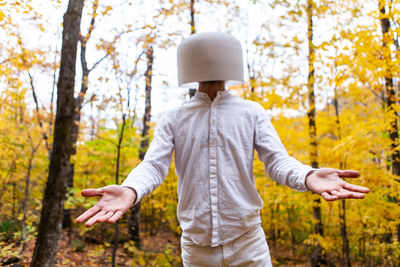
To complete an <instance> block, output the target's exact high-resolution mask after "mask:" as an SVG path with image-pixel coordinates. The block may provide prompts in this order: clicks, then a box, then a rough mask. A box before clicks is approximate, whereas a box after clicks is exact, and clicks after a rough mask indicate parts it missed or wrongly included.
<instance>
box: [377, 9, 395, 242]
mask: <svg viewBox="0 0 400 267" xmlns="http://www.w3.org/2000/svg"><path fill="white" fill-rule="evenodd" d="M379 3H380V4H379V12H380V13H381V16H382V18H381V19H380V21H381V27H382V46H383V49H384V50H385V49H390V47H388V46H387V41H388V39H389V36H388V34H389V31H390V20H389V18H388V17H387V14H386V7H385V2H383V1H382V2H379ZM395 45H396V48H397V42H395ZM390 57H391V53H390ZM390 57H389V58H388V59H387V60H391V58H390ZM385 96H386V98H385V99H386V112H387V113H388V114H389V116H388V117H389V130H388V132H389V135H390V140H391V144H390V149H391V151H392V154H391V155H390V159H391V163H392V174H393V175H395V176H400V151H399V148H398V146H399V133H398V131H399V129H398V122H397V112H396V107H395V106H396V103H397V96H396V88H395V87H394V82H393V74H392V72H391V70H390V67H389V66H388V70H387V71H386V75H385ZM389 201H391V202H394V203H398V199H397V198H396V197H395V196H389ZM396 228H397V229H396V231H397V239H398V241H400V223H399V224H397V227H396ZM383 238H384V240H385V242H388V243H392V242H393V237H392V233H385V234H384V237H383Z"/></svg>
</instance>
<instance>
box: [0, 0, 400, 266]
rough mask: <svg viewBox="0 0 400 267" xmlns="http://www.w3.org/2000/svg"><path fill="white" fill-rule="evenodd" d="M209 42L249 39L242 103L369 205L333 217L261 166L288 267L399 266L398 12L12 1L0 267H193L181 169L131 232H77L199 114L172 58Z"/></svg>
mask: <svg viewBox="0 0 400 267" xmlns="http://www.w3.org/2000/svg"><path fill="white" fill-rule="evenodd" d="M208 31H219V32H227V33H229V34H231V35H233V36H234V37H235V38H237V39H238V40H239V41H240V42H241V44H242V47H243V58H244V63H245V64H244V67H245V68H244V72H245V77H246V81H245V83H243V84H241V85H235V86H231V87H230V88H229V91H230V92H231V93H232V94H234V95H237V96H240V97H242V98H244V99H249V100H252V101H256V102H258V103H260V104H261V105H262V106H263V107H264V108H265V110H267V112H268V114H269V115H270V117H271V120H272V123H273V125H274V127H275V129H276V130H277V132H278V134H279V136H280V138H281V140H282V142H283V144H284V146H285V147H286V149H287V150H288V152H289V154H290V155H292V156H294V157H295V158H297V159H298V160H300V161H301V162H303V163H305V164H308V165H310V166H312V167H314V168H319V167H331V168H337V169H350V170H358V171H359V172H360V173H361V176H360V178H357V179H354V180H351V182H352V183H355V184H357V185H362V186H365V187H368V188H370V190H371V192H370V193H368V194H367V195H366V197H365V199H363V200H355V199H354V200H352V199H351V200H338V201H332V202H328V201H325V200H323V199H322V198H321V197H320V196H318V195H317V194H314V193H312V192H305V193H300V192H297V191H294V190H292V189H290V188H288V187H286V186H282V185H280V184H278V183H276V182H275V181H274V180H272V179H271V178H270V177H268V175H267V174H266V172H265V167H264V164H263V163H261V162H260V161H259V160H258V159H257V154H256V153H255V161H254V177H255V181H256V185H257V188H258V192H259V194H260V196H261V198H262V199H263V202H264V208H263V209H262V211H261V218H262V226H263V229H264V232H265V235H266V238H267V241H268V244H269V247H270V251H271V258H272V262H273V264H274V266H399V265H400V220H399V218H400V206H399V205H400V202H399V200H400V147H399V124H400V122H399V120H400V99H399V91H400V38H399V35H400V1H399V0H365V1H356V0H268V1H267V0H252V1H250V0H248V1H245V0H236V1H234V0H147V1H145V0H137V1H131V0H122V1H103V0H65V1H64V0H51V1H44V0H35V1H33V0H28V1H23V0H14V1H9V0H5V1H4V0H0V40H1V42H0V151H1V152H0V214H1V216H0V265H1V266H15V267H16V266H113V267H114V266H182V262H181V249H180V241H179V240H180V234H181V229H180V226H179V223H178V220H177V217H176V216H177V215H176V212H177V201H178V199H177V192H176V190H177V181H178V177H177V175H176V173H175V167H174V163H173V162H172V164H171V166H170V170H169V173H168V175H167V177H166V179H165V182H164V183H163V184H162V185H161V186H160V187H158V188H157V189H156V190H155V191H154V192H153V194H151V195H150V196H148V197H145V198H144V199H143V200H142V201H141V202H140V204H139V205H136V206H134V207H133V208H132V209H131V210H130V211H129V212H127V214H125V215H124V216H123V218H122V219H121V220H120V221H118V222H117V223H115V224H106V223H104V224H96V225H95V226H93V227H91V228H86V227H85V226H84V225H82V224H78V223H76V222H75V219H76V218H77V217H78V216H79V215H80V214H81V213H82V212H84V211H85V210H87V209H88V208H90V207H91V206H93V205H94V204H95V203H96V201H97V199H96V198H90V199H88V198H84V197H82V196H81V194H80V192H81V190H83V189H85V188H99V187H104V186H107V185H111V184H121V183H122V181H123V180H124V179H125V178H126V177H127V175H128V174H129V172H130V171H131V170H132V169H133V168H135V166H137V165H138V164H139V163H140V162H141V161H142V160H143V158H144V155H145V153H146V149H147V148H148V146H149V143H150V142H151V140H152V136H153V130H154V126H155V125H156V124H157V120H158V119H159V118H160V116H161V115H162V114H163V113H165V112H166V111H168V110H170V109H172V108H174V107H176V106H178V105H180V104H181V103H183V102H184V101H187V100H189V99H190V97H191V96H190V94H191V93H193V91H190V90H192V89H190V90H189V89H188V88H180V87H179V86H178V83H177V70H176V48H177V45H178V44H179V43H181V42H182V40H184V39H185V38H187V37H189V36H190V35H191V34H194V33H198V32H208ZM348 180H350V179H348ZM348 180H346V181H348ZM396 218H397V219H396Z"/></svg>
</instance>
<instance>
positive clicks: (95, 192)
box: [81, 188, 103, 197]
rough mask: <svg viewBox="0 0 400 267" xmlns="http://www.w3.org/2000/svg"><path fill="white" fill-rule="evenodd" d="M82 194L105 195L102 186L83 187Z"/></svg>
mask: <svg viewBox="0 0 400 267" xmlns="http://www.w3.org/2000/svg"><path fill="white" fill-rule="evenodd" d="M81 195H82V196H84V197H96V196H102V195H103V189H102V188H98V189H94V188H90V189H83V190H82V191H81Z"/></svg>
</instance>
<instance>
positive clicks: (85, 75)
mask: <svg viewBox="0 0 400 267" xmlns="http://www.w3.org/2000/svg"><path fill="white" fill-rule="evenodd" d="M97 7H98V0H95V1H94V2H93V6H92V9H93V14H92V19H91V21H90V26H89V32H88V33H87V35H86V36H85V37H83V36H80V43H81V51H80V52H81V53H80V59H81V68H82V80H81V90H80V92H79V95H78V97H77V98H76V99H75V101H76V105H75V111H74V123H73V125H72V145H73V150H72V156H74V155H76V142H77V141H78V135H79V123H80V121H81V113H80V112H81V109H82V106H83V100H84V98H85V95H86V92H87V90H88V86H89V74H90V71H91V69H89V68H88V65H87V61H86V43H87V41H88V40H89V38H90V35H91V33H92V31H93V29H94V23H95V18H96V14H97ZM96 64H97V63H96ZM74 167H75V166H74V164H73V163H71V164H70V169H71V170H70V175H69V176H68V189H72V188H73V187H74V173H75V169H74ZM70 195H72V194H70ZM71 227H72V220H71V209H64V212H63V220H62V228H63V229H69V232H70V234H71Z"/></svg>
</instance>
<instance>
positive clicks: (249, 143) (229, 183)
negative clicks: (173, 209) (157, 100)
mask: <svg viewBox="0 0 400 267" xmlns="http://www.w3.org/2000/svg"><path fill="white" fill-rule="evenodd" d="M174 149H175V168H176V172H177V174H178V214H177V215H178V220H179V223H180V226H181V228H182V234H183V235H185V236H186V237H188V238H190V239H191V240H192V241H193V242H194V243H196V244H198V245H204V246H205V245H207V246H218V245H224V244H226V243H228V242H230V241H232V240H234V239H236V238H238V237H239V236H241V235H242V234H243V233H245V232H246V231H248V230H249V229H250V228H251V227H252V226H254V225H256V224H258V223H260V222H261V218H260V210H261V208H262V206H263V201H262V199H261V198H260V196H259V194H258V192H257V189H256V186H255V180H254V176H253V160H254V149H256V151H257V153H258V157H259V159H260V160H261V161H262V162H263V163H264V164H265V167H266V172H267V173H268V174H269V175H270V176H271V177H272V178H273V179H274V180H275V181H277V182H279V183H281V184H283V185H287V186H290V187H291V188H294V189H297V190H299V191H306V190H307V188H306V186H305V183H304V180H305V177H306V175H307V173H308V172H310V171H311V170H312V168H311V167H309V166H306V165H303V164H302V163H300V162H299V161H297V160H296V159H294V158H293V157H290V156H289V155H288V153H287V152H286V149H285V148H284V146H283V145H282V142H281V141H280V139H279V136H278V134H277V133H276V131H275V129H274V127H273V126H272V124H271V121H270V119H269V117H268V115H267V113H266V111H265V110H264V108H263V107H262V106H261V105H260V104H258V103H256V102H253V101H249V100H244V99H241V98H240V97H236V96H233V95H231V94H230V93H228V92H227V91H219V92H218V94H217V96H216V97H215V99H214V101H211V100H210V98H209V97H208V95H207V94H205V93H202V92H197V93H196V95H195V96H194V97H193V98H192V99H190V100H189V101H186V102H185V103H183V104H182V105H181V106H180V107H178V108H176V109H174V110H172V111H170V112H168V113H166V114H165V115H164V116H163V117H162V118H161V119H160V121H159V122H158V124H157V126H156V128H155V131H154V137H153V141H152V142H151V144H150V147H149V149H148V150H147V153H146V156H145V158H144V160H143V161H142V162H141V163H140V164H139V165H138V166H137V167H136V168H135V169H133V170H132V171H131V172H130V173H129V175H128V177H127V178H126V179H125V181H124V182H123V183H122V186H127V187H132V188H134V189H135V190H136V192H137V195H138V198H137V199H138V200H137V201H139V200H140V199H141V198H143V197H144V196H146V195H149V194H150V193H151V192H152V191H153V190H154V189H156V188H157V187H158V186H159V185H160V184H161V183H162V182H163V181H164V178H165V176H166V175H167V173H168V170H169V166H170V163H171V157H172V152H173V150H174Z"/></svg>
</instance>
